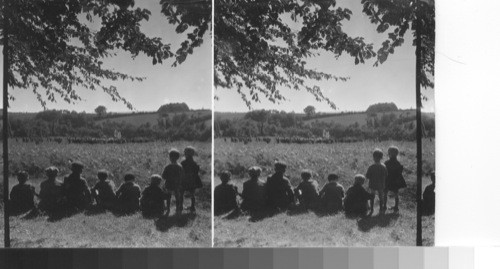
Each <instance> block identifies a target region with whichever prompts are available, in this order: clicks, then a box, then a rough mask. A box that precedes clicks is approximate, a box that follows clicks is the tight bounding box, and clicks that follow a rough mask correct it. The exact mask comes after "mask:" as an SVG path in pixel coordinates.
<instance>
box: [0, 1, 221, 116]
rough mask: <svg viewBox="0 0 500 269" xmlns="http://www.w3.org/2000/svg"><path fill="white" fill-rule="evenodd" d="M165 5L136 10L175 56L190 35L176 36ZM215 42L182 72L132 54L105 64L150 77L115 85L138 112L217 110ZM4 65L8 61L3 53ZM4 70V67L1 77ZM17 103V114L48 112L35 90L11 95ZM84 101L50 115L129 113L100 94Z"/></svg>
mask: <svg viewBox="0 0 500 269" xmlns="http://www.w3.org/2000/svg"><path fill="white" fill-rule="evenodd" d="M159 3H160V0H154V1H151V0H135V6H136V7H141V8H147V9H149V10H150V11H151V13H152V14H151V17H150V19H149V21H147V22H145V23H143V24H142V25H141V29H142V30H143V31H144V32H145V33H146V34H147V35H149V36H150V37H155V36H158V37H161V38H162V40H163V42H164V43H170V44H171V45H172V46H171V47H172V51H173V52H175V50H177V48H178V47H179V44H180V43H181V42H182V41H183V40H185V34H177V33H175V26H173V25H170V24H169V23H168V21H167V19H166V17H165V16H164V15H163V14H161V13H160V4H159ZM211 38H212V36H211V35H206V36H205V40H204V42H203V45H202V46H201V47H198V48H197V49H196V50H195V51H194V54H192V55H190V56H191V57H188V58H187V59H186V61H185V62H183V63H182V64H181V65H179V66H177V67H172V66H171V65H172V63H173V60H167V61H164V62H163V64H157V65H153V64H152V60H151V58H148V57H147V56H145V55H139V56H138V57H136V58H135V59H132V57H131V55H130V54H129V53H124V52H119V53H118V55H117V56H115V57H112V58H107V59H104V60H103V62H104V65H105V67H107V68H110V69H113V70H116V71H119V72H122V73H126V74H129V75H133V76H138V77H146V79H145V80H144V81H142V82H131V81H128V80H127V81H114V82H111V81H109V82H107V83H106V84H107V85H114V86H116V87H117V88H118V91H119V92H120V94H121V95H122V96H123V97H125V98H126V99H127V100H128V101H130V102H131V103H132V105H133V106H134V109H135V110H137V111H156V110H157V109H158V108H159V107H160V106H161V105H163V104H166V103H171V102H185V103H186V104H187V105H188V106H189V107H190V108H193V109H200V108H205V109H211V108H212V99H213V98H212V85H211V84H212V67H211V66H212V65H211V64H212V45H211V44H212V41H211ZM0 60H1V61H3V56H1V53H0ZM1 74H3V68H2V67H1V65H0V77H1ZM9 91H10V93H11V94H12V95H13V96H14V97H15V100H14V101H11V102H10V111H12V112H38V111H41V110H43V107H42V106H41V104H40V103H39V102H38V101H37V100H36V97H35V95H34V94H33V92H32V90H31V89H16V88H14V89H9ZM79 94H80V96H81V97H82V100H81V101H79V102H77V103H76V104H68V103H66V102H64V101H63V100H58V101H57V103H50V102H47V108H48V109H68V110H75V111H78V112H81V111H85V112H93V111H94V109H95V108H96V107H97V106H98V105H104V106H106V107H107V108H108V112H130V110H129V109H128V108H127V107H126V106H125V104H123V103H122V102H113V101H112V100H111V98H110V97H109V96H108V95H107V94H105V93H104V92H102V91H101V90H96V91H91V90H87V89H83V88H82V89H80V91H79Z"/></svg>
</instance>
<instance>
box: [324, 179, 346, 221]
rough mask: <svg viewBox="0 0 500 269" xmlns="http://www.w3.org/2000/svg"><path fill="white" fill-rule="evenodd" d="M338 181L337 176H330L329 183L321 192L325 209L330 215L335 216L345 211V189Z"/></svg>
mask: <svg viewBox="0 0 500 269" xmlns="http://www.w3.org/2000/svg"><path fill="white" fill-rule="evenodd" d="M338 180H339V176H338V175H337V174H329V175H328V183H326V184H325V186H323V188H322V189H321V191H320V192H319V195H320V197H321V201H322V204H323V208H324V209H325V211H326V212H327V213H329V214H335V213H337V212H339V211H342V209H343V205H342V199H343V198H344V187H342V185H340V184H339V183H338Z"/></svg>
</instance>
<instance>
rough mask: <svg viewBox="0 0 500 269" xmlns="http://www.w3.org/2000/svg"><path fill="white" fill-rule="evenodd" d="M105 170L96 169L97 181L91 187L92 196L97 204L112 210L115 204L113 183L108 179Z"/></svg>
mask: <svg viewBox="0 0 500 269" xmlns="http://www.w3.org/2000/svg"><path fill="white" fill-rule="evenodd" d="M108 176H109V173H108V171H106V170H99V171H97V178H98V179H99V182H97V183H96V184H95V185H94V187H93V188H92V191H91V192H92V197H94V198H95V200H96V203H97V206H98V207H99V208H102V209H106V210H113V209H114V207H115V205H116V194H115V183H114V182H113V181H111V180H109V179H108Z"/></svg>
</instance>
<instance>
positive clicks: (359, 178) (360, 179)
mask: <svg viewBox="0 0 500 269" xmlns="http://www.w3.org/2000/svg"><path fill="white" fill-rule="evenodd" d="M365 181H366V178H365V176H363V175H362V174H357V175H355V176H354V185H359V186H362V185H363V184H365Z"/></svg>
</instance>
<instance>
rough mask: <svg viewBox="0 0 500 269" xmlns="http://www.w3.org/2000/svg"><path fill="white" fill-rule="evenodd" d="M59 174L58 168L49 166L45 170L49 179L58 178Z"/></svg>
mask: <svg viewBox="0 0 500 269" xmlns="http://www.w3.org/2000/svg"><path fill="white" fill-rule="evenodd" d="M57 174H59V169H57V167H55V166H49V167H47V168H45V175H47V176H48V177H55V176H57Z"/></svg>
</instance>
